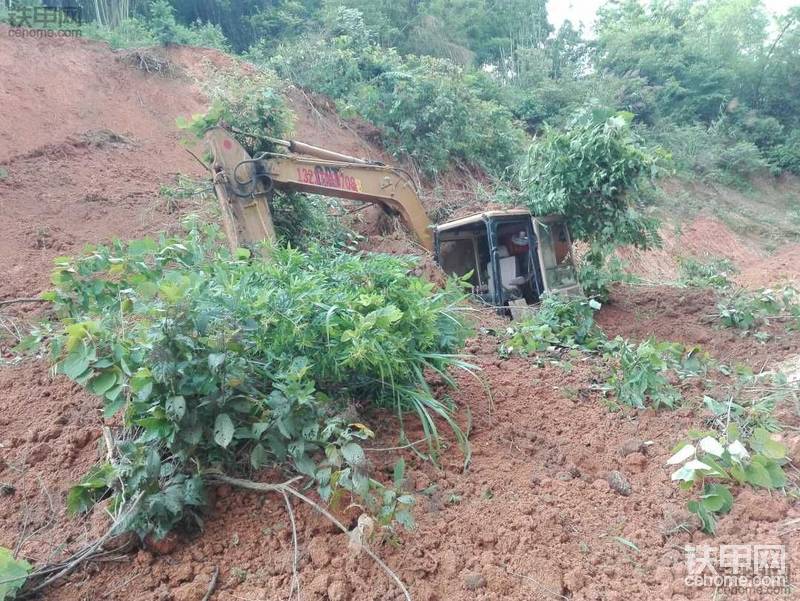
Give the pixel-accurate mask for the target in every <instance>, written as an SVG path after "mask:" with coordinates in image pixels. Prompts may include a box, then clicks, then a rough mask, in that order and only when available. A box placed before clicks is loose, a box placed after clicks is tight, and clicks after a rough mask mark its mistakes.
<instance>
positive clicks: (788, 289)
mask: <svg viewBox="0 0 800 601" xmlns="http://www.w3.org/2000/svg"><path fill="white" fill-rule="evenodd" d="M717 310H718V311H719V313H718V316H719V319H720V320H721V321H722V324H723V325H725V326H727V327H729V328H738V329H740V330H743V331H744V332H745V333H747V332H750V331H752V330H756V329H758V328H760V327H762V326H766V325H767V324H768V323H769V322H770V320H772V319H786V320H787V323H788V325H789V327H794V328H796V329H797V328H800V292H798V290H797V289H795V288H793V287H792V286H784V287H783V288H781V289H772V288H762V289H761V290H756V291H754V292H750V291H746V290H742V289H736V290H732V291H730V292H729V293H728V294H726V295H724V296H723V297H722V298H721V300H720V301H719V302H718V303H717Z"/></svg>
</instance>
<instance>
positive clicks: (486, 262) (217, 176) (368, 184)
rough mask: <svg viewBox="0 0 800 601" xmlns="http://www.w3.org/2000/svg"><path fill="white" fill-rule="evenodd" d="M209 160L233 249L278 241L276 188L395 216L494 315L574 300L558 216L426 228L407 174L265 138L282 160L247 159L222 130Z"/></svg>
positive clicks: (495, 217)
mask: <svg viewBox="0 0 800 601" xmlns="http://www.w3.org/2000/svg"><path fill="white" fill-rule="evenodd" d="M205 140H206V143H207V144H208V146H209V148H210V150H211V154H212V156H213V163H212V170H213V173H214V191H215V193H216V195H217V198H218V200H219V203H220V208H221V210H222V220H223V227H224V229H225V233H226V235H227V237H228V241H229V244H230V246H231V248H232V249H234V250H235V249H236V248H239V247H243V246H244V247H251V248H257V247H258V245H259V243H261V242H263V241H264V240H274V239H275V228H274V226H273V223H272V216H271V213H270V208H269V200H270V198H271V195H272V193H273V191H274V190H283V191H297V192H306V193H311V194H320V195H323V196H329V197H335V198H343V199H349V200H353V201H360V202H364V203H372V204H377V205H379V206H381V207H382V208H383V209H384V210H385V211H386V212H388V213H389V214H392V215H397V216H399V218H400V219H401V220H402V221H403V223H404V224H405V225H406V227H407V228H408V229H409V230H410V231H411V233H412V234H413V235H414V236H415V237H416V238H417V241H418V242H419V244H420V245H421V246H422V247H423V248H424V249H425V250H426V251H428V252H431V253H433V255H434V258H435V260H436V262H437V263H438V264H439V265H440V266H441V268H442V270H443V271H444V272H445V273H447V274H449V275H456V276H458V277H464V276H466V275H467V274H469V278H468V281H469V282H470V284H471V285H472V292H473V293H474V294H475V295H476V296H477V297H479V298H480V299H482V300H483V301H485V302H487V303H489V304H490V305H492V306H495V307H497V308H498V309H500V308H503V307H506V306H509V305H510V306H511V307H512V312H513V308H514V307H520V306H525V305H528V304H534V303H536V302H538V300H539V297H540V296H541V295H542V294H544V293H545V292H558V293H561V294H568V295H576V294H581V289H580V285H579V283H578V279H577V275H576V269H575V262H574V257H573V252H572V242H571V240H570V236H569V231H568V229H567V227H566V224H565V223H564V222H563V220H562V219H561V218H559V217H558V216H552V215H551V216H546V217H533V216H532V215H531V214H530V212H529V211H527V210H525V209H508V210H496V211H485V212H482V213H477V214H475V215H471V216H469V217H465V218H462V219H455V220H452V221H448V222H446V223H442V224H439V225H437V226H433V225H432V224H431V222H430V220H429V219H428V216H427V214H426V213H425V209H424V208H423V207H422V203H421V202H420V200H419V194H418V193H417V186H416V184H415V182H414V179H413V178H412V177H411V175H410V174H409V173H407V172H406V171H404V170H403V169H400V168H398V167H392V166H389V165H385V164H383V163H379V162H375V161H368V160H366V159H360V158H356V157H352V156H348V155H345V154H341V153H338V152H334V151H332V150H326V149H324V148H319V147H316V146H312V145H310V144H305V143H303V142H297V141H294V140H279V139H274V138H270V141H271V142H272V143H273V144H274V145H276V146H279V147H283V148H285V149H286V151H287V152H285V153H277V152H275V153H262V154H260V155H259V156H257V157H255V158H253V157H251V156H250V155H249V154H248V153H247V151H246V150H245V149H244V148H243V147H242V146H241V144H239V142H238V141H237V140H236V139H235V138H234V137H233V136H232V135H231V133H230V132H229V131H227V130H226V129H223V128H220V127H216V128H212V129H210V130H209V131H208V132H206V135H205Z"/></svg>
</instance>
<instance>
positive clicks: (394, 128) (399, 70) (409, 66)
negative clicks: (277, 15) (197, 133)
mask: <svg viewBox="0 0 800 601" xmlns="http://www.w3.org/2000/svg"><path fill="white" fill-rule="evenodd" d="M343 27H344V26H343ZM348 27H349V28H352V27H354V25H352V24H351V25H348V26H347V27H345V31H349V29H348ZM337 31H341V30H337ZM359 31H360V29H359ZM250 56H251V58H254V59H255V60H261V61H267V62H268V64H269V65H270V66H271V67H273V68H274V69H275V70H276V71H277V73H278V74H279V75H280V76H282V77H284V78H286V79H288V80H290V81H292V82H293V83H296V84H297V85H300V86H302V87H304V88H308V89H310V90H313V91H315V92H319V93H322V94H326V95H328V96H330V97H332V98H333V99H335V100H336V102H337V104H338V106H339V108H340V110H341V111H342V112H343V113H344V114H348V113H349V114H353V113H355V114H358V115H360V116H362V117H363V118H365V119H367V120H368V121H370V122H372V123H374V124H375V125H376V126H378V128H379V129H380V130H381V132H382V137H383V141H384V144H385V145H386V147H387V148H388V149H389V150H390V151H391V152H393V153H394V154H396V155H398V156H408V157H411V158H412V159H414V161H415V162H416V163H417V165H418V166H419V167H420V169H422V171H423V172H425V173H426V174H428V175H434V174H436V173H437V172H440V171H442V170H444V169H445V168H446V167H447V166H448V164H450V163H452V162H457V163H462V164H464V165H472V166H478V167H481V168H482V169H484V170H485V171H487V172H489V173H492V174H495V175H500V174H502V173H503V172H504V170H505V169H506V168H507V167H508V166H510V165H512V164H513V163H514V161H515V160H516V156H517V154H518V152H519V151H520V150H521V148H522V143H523V141H524V139H525V134H524V132H523V131H522V128H521V127H519V126H518V125H517V123H516V122H515V121H514V119H513V117H512V114H511V112H510V110H508V109H507V108H506V107H505V106H503V105H502V104H501V103H500V102H498V101H497V99H496V98H493V97H490V96H492V95H494V94H496V92H492V93H487V90H489V89H490V88H492V87H493V86H490V85H488V83H487V80H486V77H485V76H484V75H482V74H479V73H477V72H474V71H471V70H469V69H466V70H465V69H464V68H462V67H459V66H457V65H455V64H454V63H452V62H450V61H448V60H445V59H437V58H432V57H417V56H413V55H410V56H406V57H401V56H400V55H399V54H398V53H397V52H396V51H395V50H393V49H384V48H381V47H380V46H378V45H377V44H374V43H371V42H370V41H369V37H368V36H366V37H365V36H363V35H355V34H351V33H345V34H344V35H339V36H336V37H333V38H329V39H316V40H313V39H312V40H302V41H299V42H294V43H292V44H290V45H286V46H282V47H281V48H279V49H278V51H277V53H276V54H274V55H273V56H271V57H269V58H267V52H266V51H265V50H264V49H263V48H254V49H252V50H251V52H250Z"/></svg>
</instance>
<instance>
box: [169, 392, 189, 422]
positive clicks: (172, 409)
mask: <svg viewBox="0 0 800 601" xmlns="http://www.w3.org/2000/svg"><path fill="white" fill-rule="evenodd" d="M166 410H167V415H168V416H169V417H170V418H171V419H173V420H175V421H180V420H182V419H183V416H184V415H185V414H186V399H184V398H183V397H182V396H180V395H178V396H171V397H169V398H168V399H167V403H166Z"/></svg>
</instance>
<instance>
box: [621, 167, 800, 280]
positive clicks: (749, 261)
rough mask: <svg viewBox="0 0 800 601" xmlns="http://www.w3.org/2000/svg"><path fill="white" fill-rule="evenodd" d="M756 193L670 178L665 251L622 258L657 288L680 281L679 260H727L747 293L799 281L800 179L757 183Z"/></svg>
mask: <svg viewBox="0 0 800 601" xmlns="http://www.w3.org/2000/svg"><path fill="white" fill-rule="evenodd" d="M751 185H752V190H750V191H739V190H735V189H732V188H717V187H715V186H713V185H710V184H703V183H701V182H686V181H682V180H678V179H666V180H664V181H662V182H661V183H660V186H661V187H662V190H663V192H664V194H665V197H666V198H665V200H663V204H664V208H663V210H662V220H663V224H664V225H663V227H662V230H661V235H662V238H663V241H664V244H663V246H662V248H659V249H655V250H650V251H645V252H643V251H638V250H636V249H632V248H627V249H622V250H621V251H619V255H620V256H621V257H622V258H623V259H624V260H625V261H626V262H627V263H628V264H629V266H630V270H631V271H632V272H633V273H635V274H636V275H639V276H641V277H643V278H644V279H646V280H647V281H650V282H653V283H656V282H658V283H663V282H669V281H673V282H674V281H676V280H677V279H678V276H679V272H680V270H679V263H678V261H679V259H681V258H686V257H691V258H695V259H699V260H701V261H703V260H710V259H720V258H723V259H728V260H729V261H730V262H731V263H732V264H733V265H734V266H735V267H736V268H737V269H738V271H739V273H738V275H737V276H736V278H735V279H736V281H737V282H738V283H739V284H741V285H743V286H745V287H748V288H759V287H765V286H769V285H772V284H775V283H777V282H783V281H787V280H788V281H795V282H796V281H800V261H798V260H797V259H798V257H800V244H797V241H798V240H799V239H800V221H798V217H797V213H796V211H797V208H796V207H797V198H798V190H800V180H798V179H797V178H795V177H792V176H784V177H782V178H778V179H775V178H770V179H761V180H755V181H753V182H752V183H751Z"/></svg>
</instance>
